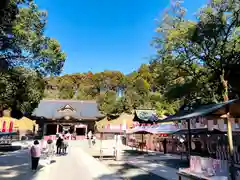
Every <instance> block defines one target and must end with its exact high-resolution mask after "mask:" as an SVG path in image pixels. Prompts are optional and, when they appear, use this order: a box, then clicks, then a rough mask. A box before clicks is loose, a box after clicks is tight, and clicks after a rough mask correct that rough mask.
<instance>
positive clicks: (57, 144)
mask: <svg viewBox="0 0 240 180" xmlns="http://www.w3.org/2000/svg"><path fill="white" fill-rule="evenodd" d="M62 144H63V139H62V138H61V137H59V138H58V139H57V142H56V146H57V154H61V150H62Z"/></svg>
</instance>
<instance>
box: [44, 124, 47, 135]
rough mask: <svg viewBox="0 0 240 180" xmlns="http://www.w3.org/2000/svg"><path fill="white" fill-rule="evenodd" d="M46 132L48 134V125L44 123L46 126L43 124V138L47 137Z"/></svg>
mask: <svg viewBox="0 0 240 180" xmlns="http://www.w3.org/2000/svg"><path fill="white" fill-rule="evenodd" d="M46 132H47V124H46V123H44V124H43V136H45V135H46Z"/></svg>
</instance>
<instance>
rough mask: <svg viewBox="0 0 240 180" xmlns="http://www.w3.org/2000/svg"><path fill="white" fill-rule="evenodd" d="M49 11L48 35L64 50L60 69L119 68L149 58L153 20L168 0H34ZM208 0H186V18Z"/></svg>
mask: <svg viewBox="0 0 240 180" xmlns="http://www.w3.org/2000/svg"><path fill="white" fill-rule="evenodd" d="M36 2H37V4H38V6H39V8H41V9H45V10H47V11H48V15H49V19H48V25H47V28H46V35H48V36H50V37H54V38H56V39H57V40H58V41H59V42H60V44H61V46H62V49H63V50H64V51H65V52H66V53H67V60H66V62H65V65H64V71H63V74H70V73H76V72H87V71H92V72H100V71H104V70H119V71H121V72H123V73H125V74H127V73H130V72H132V71H134V70H136V69H137V68H138V67H139V66H140V65H141V64H142V63H147V62H148V61H149V58H150V57H151V56H152V55H154V53H155V51H154V49H153V48H152V47H151V46H150V42H151V40H152V37H153V35H154V30H155V28H156V22H155V20H154V19H156V18H159V17H160V16H161V14H162V13H163V10H164V9H165V8H167V7H168V6H169V2H170V1H169V0H68V1H66V0H36ZM204 2H206V0H185V3H184V6H185V7H186V8H187V9H188V17H190V18H192V17H193V13H194V12H195V11H196V10H197V9H198V8H199V7H200V6H202V5H203V4H204Z"/></svg>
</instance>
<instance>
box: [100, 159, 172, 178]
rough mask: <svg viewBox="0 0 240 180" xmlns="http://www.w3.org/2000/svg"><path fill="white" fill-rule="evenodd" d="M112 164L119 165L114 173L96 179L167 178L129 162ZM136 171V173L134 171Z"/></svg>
mask: <svg viewBox="0 0 240 180" xmlns="http://www.w3.org/2000/svg"><path fill="white" fill-rule="evenodd" d="M109 165H110V166H118V167H117V168H118V170H117V172H116V173H114V174H110V175H109V174H108V175H103V176H101V177H98V178H96V179H95V180H97V179H99V180H112V179H114V180H117V179H128V180H167V179H164V178H162V177H160V176H157V175H155V174H153V173H149V172H146V171H139V168H137V167H135V166H132V165H129V164H127V163H123V164H121V166H120V167H119V165H116V164H109ZM134 171H135V173H134Z"/></svg>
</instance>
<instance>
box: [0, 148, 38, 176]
mask: <svg viewBox="0 0 240 180" xmlns="http://www.w3.org/2000/svg"><path fill="white" fill-rule="evenodd" d="M29 169H30V158H29V155H28V151H27V150H20V151H17V152H11V153H8V154H6V155H1V156H0V180H31V179H32V178H33V176H34V174H33V173H32V172H31V171H29Z"/></svg>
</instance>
